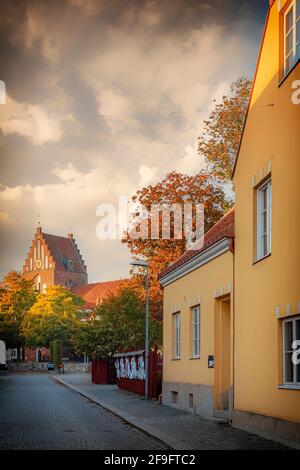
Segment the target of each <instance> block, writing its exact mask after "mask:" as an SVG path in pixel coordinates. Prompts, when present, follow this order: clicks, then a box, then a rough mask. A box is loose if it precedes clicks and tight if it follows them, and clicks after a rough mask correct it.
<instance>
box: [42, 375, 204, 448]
mask: <svg viewBox="0 0 300 470" xmlns="http://www.w3.org/2000/svg"><path fill="white" fill-rule="evenodd" d="M51 378H52V380H54V381H56V382H59V383H61V384H62V385H65V386H66V387H68V388H70V389H71V390H73V391H74V392H76V393H79V394H80V395H82V396H84V397H85V398H87V399H88V400H90V401H92V402H93V403H96V404H97V405H99V406H101V407H102V408H104V409H106V410H107V411H109V412H111V413H112V414H114V415H115V416H118V417H120V418H122V419H123V420H124V421H126V422H127V423H128V424H130V425H132V426H134V427H135V428H137V429H139V430H140V431H143V432H144V433H146V434H148V435H149V436H151V437H154V438H155V439H158V440H160V441H162V442H163V443H164V444H166V445H167V446H168V447H170V449H171V450H195V449H193V448H192V447H191V446H189V445H188V444H185V443H182V441H178V440H177V439H176V438H174V437H173V436H170V435H168V434H166V433H164V432H162V431H160V430H159V429H156V428H154V427H153V426H149V425H148V424H145V423H144V422H143V420H142V419H139V418H135V417H134V416H132V415H130V414H128V413H126V412H125V411H123V410H120V408H117V407H115V406H113V405H110V404H109V403H107V402H105V401H103V400H100V399H99V398H97V397H95V396H94V395H91V394H89V393H88V392H85V391H83V390H81V389H80V388H78V387H76V386H75V385H72V384H70V383H68V382H67V381H65V380H63V379H61V378H60V377H57V376H56V377H54V376H52V377H51Z"/></svg>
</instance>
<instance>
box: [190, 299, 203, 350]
mask: <svg viewBox="0 0 300 470" xmlns="http://www.w3.org/2000/svg"><path fill="white" fill-rule="evenodd" d="M191 315H192V322H191V323H192V358H194V359H199V358H200V344H201V342H200V331H201V327H200V305H195V306H194V307H192V309H191Z"/></svg>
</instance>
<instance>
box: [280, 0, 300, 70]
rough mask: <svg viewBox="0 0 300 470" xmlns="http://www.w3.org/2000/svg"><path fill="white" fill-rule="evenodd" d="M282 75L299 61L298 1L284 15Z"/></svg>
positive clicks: (299, 0) (299, 8)
mask: <svg viewBox="0 0 300 470" xmlns="http://www.w3.org/2000/svg"><path fill="white" fill-rule="evenodd" d="M283 21H284V23H283V30H284V31H283V41H284V46H283V50H284V74H285V75H286V74H287V73H288V72H289V71H290V70H291V69H292V68H293V67H294V65H295V64H296V62H297V61H298V60H299V59H300V0H293V1H292V2H291V5H290V6H289V8H288V9H287V10H286V12H285V13H284V20H283Z"/></svg>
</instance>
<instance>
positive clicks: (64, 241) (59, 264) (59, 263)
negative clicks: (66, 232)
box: [42, 233, 86, 273]
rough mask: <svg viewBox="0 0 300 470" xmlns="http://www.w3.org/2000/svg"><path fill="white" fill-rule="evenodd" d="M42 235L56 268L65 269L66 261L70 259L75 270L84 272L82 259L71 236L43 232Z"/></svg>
mask: <svg viewBox="0 0 300 470" xmlns="http://www.w3.org/2000/svg"><path fill="white" fill-rule="evenodd" d="M42 235H43V237H44V240H45V242H46V243H47V245H48V248H49V250H50V253H51V255H52V257H53V259H54V261H55V265H56V269H58V270H60V271H66V270H67V265H66V262H67V260H69V259H71V260H73V262H74V271H75V272H77V273H85V272H86V267H85V265H84V261H83V259H82V257H81V254H80V252H79V250H78V248H77V245H76V242H75V240H74V239H73V238H69V237H60V236H58V235H50V234H49V233H43V234H42Z"/></svg>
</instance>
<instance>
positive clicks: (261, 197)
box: [256, 179, 272, 259]
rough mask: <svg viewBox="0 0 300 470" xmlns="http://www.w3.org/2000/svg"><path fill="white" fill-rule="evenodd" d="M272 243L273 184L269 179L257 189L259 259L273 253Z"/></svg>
mask: <svg viewBox="0 0 300 470" xmlns="http://www.w3.org/2000/svg"><path fill="white" fill-rule="evenodd" d="M271 242H272V182H271V179H269V180H268V181H266V182H265V183H263V184H262V185H261V186H260V187H259V188H258V189H257V254H256V258H257V259H261V258H264V257H265V256H268V255H269V254H270V253H271Z"/></svg>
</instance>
